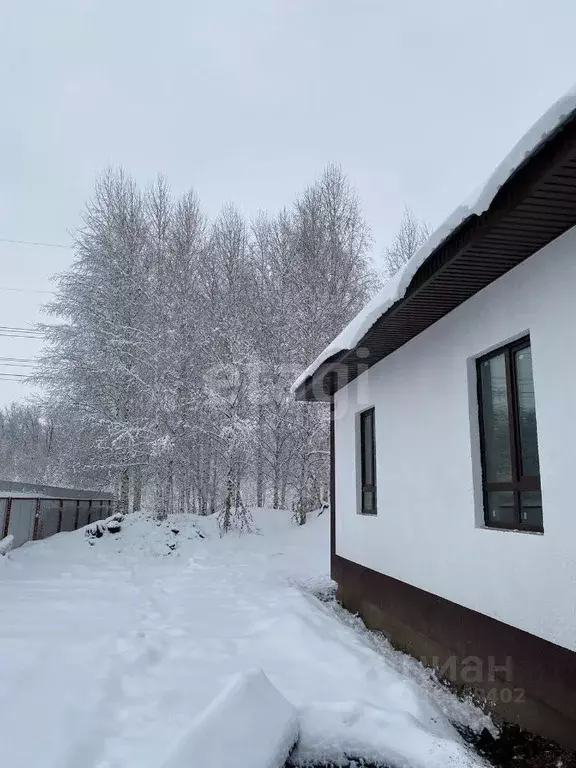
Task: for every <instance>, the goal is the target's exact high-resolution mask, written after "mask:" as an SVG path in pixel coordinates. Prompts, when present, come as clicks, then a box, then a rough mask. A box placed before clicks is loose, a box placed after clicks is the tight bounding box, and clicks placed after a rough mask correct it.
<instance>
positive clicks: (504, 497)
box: [487, 491, 516, 525]
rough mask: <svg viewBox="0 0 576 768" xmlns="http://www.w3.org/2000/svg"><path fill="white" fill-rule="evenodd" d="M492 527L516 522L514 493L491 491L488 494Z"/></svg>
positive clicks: (489, 518) (489, 521)
mask: <svg viewBox="0 0 576 768" xmlns="http://www.w3.org/2000/svg"><path fill="white" fill-rule="evenodd" d="M487 522H488V523H489V524H490V525H498V524H499V523H505V524H507V525H513V524H514V523H515V522H516V514H515V512H514V493H513V492H512V491H491V492H490V493H489V494H488V521H487Z"/></svg>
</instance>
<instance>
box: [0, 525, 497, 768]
mask: <svg viewBox="0 0 576 768" xmlns="http://www.w3.org/2000/svg"><path fill="white" fill-rule="evenodd" d="M325 517H326V516H323V518H320V519H315V520H313V521H311V523H310V524H309V525H308V526H305V528H303V529H299V528H296V527H294V526H292V525H291V524H290V523H289V521H288V517H287V516H286V515H285V514H283V513H278V512H267V513H260V516H259V518H258V524H259V525H260V527H261V530H262V531H263V535H252V536H244V537H242V538H238V537H236V536H233V535H232V536H229V537H225V538H224V539H222V540H221V539H219V538H218V537H217V535H216V534H215V530H214V523H213V521H212V520H210V519H204V520H202V521H201V522H200V523H199V525H200V526H203V529H204V530H205V532H206V535H207V537H206V538H205V539H200V538H198V537H197V536H196V533H195V525H194V523H193V521H192V520H191V519H190V518H187V519H180V520H179V522H178V528H179V533H178V534H174V533H172V532H171V530H170V526H169V525H168V524H162V525H159V526H158V525H156V524H155V523H153V522H151V521H149V520H146V519H145V518H144V517H143V516H134V517H132V518H129V519H128V520H127V521H126V524H125V526H124V529H123V531H122V532H121V533H120V534H119V535H118V536H112V535H107V536H105V537H103V538H102V539H99V540H97V541H96V542H95V544H94V546H90V545H89V544H88V542H87V541H86V540H85V538H84V537H83V535H82V532H76V533H69V534H61V535H59V536H56V537H53V538H52V539H49V540H46V541H43V542H37V543H34V544H28V545H25V546H24V547H22V548H20V549H18V550H16V551H15V552H13V553H11V554H10V555H9V556H7V557H5V558H0V606H1V608H0V611H1V613H0V712H1V713H2V714H1V717H0V745H2V748H1V752H2V764H3V765H7V766H10V768H31V766H40V765H42V766H43V768H159V767H160V766H161V765H162V763H163V762H164V761H165V760H166V759H167V757H168V756H169V754H170V753H171V752H172V751H173V749H174V746H175V744H176V743H177V742H178V741H179V739H180V738H181V736H182V735H183V734H184V733H185V732H186V729H187V728H188V727H189V725H190V722H191V720H192V718H194V717H196V716H197V715H198V714H199V713H200V712H202V711H203V710H204V709H205V708H206V707H207V706H208V704H209V703H210V702H211V700H212V699H213V698H214V697H215V696H216V695H217V694H218V693H219V692H220V691H221V689H222V688H223V687H224V686H225V685H226V684H227V683H228V682H229V680H230V678H231V677H232V676H233V675H234V674H236V673H238V672H244V671H246V670H248V669H251V668H261V669H263V670H264V672H265V673H266V675H267V676H268V677H269V679H270V681H271V682H272V683H273V684H274V685H275V686H276V687H277V688H278V689H279V690H280V691H281V693H282V694H283V695H284V696H285V697H286V698H287V699H288V700H289V701H290V702H291V703H292V704H294V705H295V706H296V707H297V710H298V712H299V717H300V721H301V733H302V738H301V744H300V746H299V749H298V752H297V757H299V758H300V759H301V760H304V759H305V758H307V757H313V758H315V759H318V758H336V759H337V758H341V757H342V756H343V755H344V754H345V753H348V754H355V755H366V756H367V757H372V758H381V759H382V760H383V761H384V760H385V761H387V762H388V763H389V764H390V765H393V766H402V768H404V766H410V768H433V767H434V766H438V768H440V766H442V768H444V766H450V765H453V766H477V765H481V764H482V763H481V762H480V761H479V760H478V759H476V758H474V757H472V756H470V755H469V753H468V751H467V750H466V748H465V747H464V745H463V744H462V743H461V742H460V739H459V738H458V736H457V734H456V732H455V730H454V729H453V728H452V726H451V725H450V724H449V722H448V720H447V719H446V717H445V712H446V711H447V710H451V711H449V715H450V716H451V717H453V718H455V717H457V718H458V719H460V720H462V721H465V722H466V723H467V724H469V725H476V726H479V725H482V724H483V721H482V718H481V717H480V716H479V715H478V713H476V712H475V711H474V710H473V708H471V707H470V706H468V705H464V704H461V703H460V702H458V701H457V700H456V699H453V700H452V697H449V696H447V694H445V695H444V699H443V700H440V699H439V698H436V700H434V699H433V696H432V695H435V692H434V690H432V688H430V691H431V692H432V695H430V693H429V692H428V691H427V690H425V688H424V687H422V686H421V685H419V684H418V682H416V681H415V680H414V679H410V677H408V676H406V674H402V672H399V671H398V665H397V664H396V665H394V664H391V663H388V662H387V660H386V658H384V657H382V656H381V655H379V654H377V653H376V652H375V651H374V650H373V648H371V647H370V644H369V643H368V642H366V641H365V639H364V638H363V637H362V636H361V635H358V633H356V632H354V631H353V630H352V629H351V628H350V627H348V626H345V625H344V624H343V623H341V622H339V621H338V620H337V618H336V616H335V614H334V612H333V611H332V610H331V609H330V608H329V607H326V606H324V605H323V604H322V603H320V602H319V601H318V600H317V599H316V598H314V597H312V596H311V595H309V594H307V593H306V592H305V591H303V589H302V588H301V584H302V583H303V582H304V581H306V580H308V581H309V580H310V579H320V580H321V578H322V573H323V572H324V571H325V570H326V567H327V559H328V553H327V520H326V519H324V518H325ZM172 524H173V523H172ZM174 543H176V545H177V548H176V549H175V551H173V552H172V551H171V550H170V549H169V548H168V544H170V545H171V546H174ZM391 653H392V652H391ZM397 656H401V655H399V654H397ZM402 658H405V657H402ZM443 710H444V711H443ZM255 737H257V735H256V734H247V739H251V738H255ZM239 768H243V767H242V766H239Z"/></svg>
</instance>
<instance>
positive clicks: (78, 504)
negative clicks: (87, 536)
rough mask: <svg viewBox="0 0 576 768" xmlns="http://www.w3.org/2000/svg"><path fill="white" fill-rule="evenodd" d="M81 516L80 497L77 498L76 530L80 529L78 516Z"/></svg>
mask: <svg viewBox="0 0 576 768" xmlns="http://www.w3.org/2000/svg"><path fill="white" fill-rule="evenodd" d="M79 516H80V499H77V500H76V520H75V521H74V530H75V531H77V530H78V517H79Z"/></svg>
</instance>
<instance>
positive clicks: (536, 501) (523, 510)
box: [520, 491, 544, 530]
mask: <svg viewBox="0 0 576 768" xmlns="http://www.w3.org/2000/svg"><path fill="white" fill-rule="evenodd" d="M520 520H521V521H522V522H523V523H524V524H525V525H531V526H534V528H540V529H541V530H544V526H543V518H542V494H541V493H540V491H522V493H521V494H520Z"/></svg>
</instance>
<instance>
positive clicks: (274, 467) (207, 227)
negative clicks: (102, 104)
mask: <svg viewBox="0 0 576 768" xmlns="http://www.w3.org/2000/svg"><path fill="white" fill-rule="evenodd" d="M425 234H426V230H425V225H423V224H422V222H420V221H419V220H418V219H417V218H416V217H414V216H413V214H411V212H410V211H409V210H407V211H406V213H405V216H404V220H403V222H402V225H401V228H400V230H399V232H398V235H397V236H396V238H395V239H394V241H393V243H392V245H391V246H390V247H389V248H388V249H387V251H386V252H385V254H384V262H385V269H384V275H386V276H389V275H391V274H392V273H393V272H394V271H395V269H397V268H398V266H400V265H401V263H402V262H403V261H405V260H407V258H409V257H410V256H411V255H412V253H413V252H414V250H416V248H417V247H418V245H419V244H420V242H421V241H422V239H423V238H424V237H425ZM370 249H371V238H370V234H369V230H368V226H367V224H366V222H365V221H364V219H363V216H362V213H361V210H360V205H359V202H358V199H357V196H356V194H355V193H354V191H353V189H352V188H351V186H350V184H349V182H348V181H347V179H346V177H345V176H344V175H343V173H342V171H341V170H340V169H339V168H338V167H337V166H329V167H328V168H327V169H326V170H325V171H324V173H323V174H322V176H321V177H320V178H319V179H318V180H317V181H316V182H315V183H314V184H312V185H311V186H310V187H309V188H308V189H306V190H305V191H304V192H303V194H302V195H300V196H299V197H298V198H297V199H296V201H295V202H294V203H293V204H292V205H291V206H290V207H288V208H286V209H284V210H282V211H280V212H278V213H276V214H274V215H271V214H267V213H260V214H259V215H258V216H257V217H256V218H255V219H253V220H251V221H247V220H246V218H245V217H244V216H243V215H242V214H241V213H240V211H239V210H238V209H237V208H236V207H235V206H233V205H227V206H226V207H225V208H224V209H223V210H222V211H221V213H220V214H219V215H218V216H217V217H216V218H215V219H214V220H212V221H210V220H208V218H207V216H206V215H205V213H204V212H203V210H202V206H201V203H200V200H199V198H198V196H197V194H196V193H195V192H194V191H190V192H187V193H186V194H184V195H182V196H180V197H175V196H174V195H173V194H172V192H171V190H170V188H169V186H168V184H167V183H166V181H165V180H164V179H162V178H158V179H157V180H156V181H155V182H154V183H153V184H152V185H151V186H150V187H149V188H146V189H141V188H140V187H139V186H138V185H137V184H136V182H135V181H134V180H133V179H132V178H131V177H130V176H129V175H128V174H126V173H125V172H124V171H123V170H108V171H106V172H105V173H104V174H103V175H102V176H101V177H100V178H99V179H98V180H97V181H96V184H95V188H94V193H93V196H92V199H91V200H90V201H89V202H88V204H87V205H86V208H85V211H84V215H83V224H82V226H81V227H80V229H79V230H78V232H77V233H76V236H75V248H74V253H75V255H74V260H73V263H72V265H71V267H70V269H69V270H67V271H66V272H65V273H63V274H61V275H60V276H59V277H58V278H57V282H56V291H55V297H54V299H53V301H52V302H51V303H50V304H49V305H48V307H47V310H48V312H49V313H50V315H51V316H52V322H50V323H48V324H46V325H45V326H43V330H44V332H45V335H46V343H45V346H44V351H43V353H42V356H41V359H40V364H39V369H38V374H37V381H38V382H39V383H40V384H41V385H42V391H43V392H44V396H43V398H42V401H41V402H39V403H36V404H28V405H14V406H11V407H10V408H8V409H4V412H3V413H2V414H1V417H0V461H1V462H2V464H3V466H4V468H5V471H4V474H6V473H7V474H10V475H11V476H12V477H13V478H14V479H21V480H24V479H27V480H29V481H50V482H52V483H54V482H62V483H71V484H74V485H83V486H92V487H94V488H111V489H113V490H116V491H117V493H118V498H119V504H120V509H121V510H122V511H127V510H129V509H138V508H140V506H141V504H142V501H143V497H146V501H147V502H148V503H149V504H150V505H153V506H154V508H155V509H156V511H157V512H159V513H163V514H169V513H171V512H175V511H180V512H195V513H197V514H212V513H218V514H220V520H221V525H222V528H223V529H224V530H228V529H229V528H231V527H239V528H242V527H249V525H250V517H249V512H248V511H247V510H248V507H249V505H252V504H256V505H257V506H273V507H280V508H285V507H287V506H292V508H293V510H294V515H295V518H296V519H297V521H298V522H300V523H302V522H304V521H305V519H306V515H307V513H308V512H309V511H310V510H311V509H313V508H315V507H317V506H318V505H319V504H321V503H322V502H323V501H326V500H327V494H328V489H327V478H328V440H327V433H328V413H327V409H326V408H325V407H323V406H321V405H314V404H306V403H296V402H294V400H293V398H292V396H291V395H290V392H289V386H290V384H291V382H292V381H293V379H294V378H295V377H296V376H297V375H298V373H299V372H300V371H301V370H302V369H303V368H304V367H306V366H307V365H308V364H309V363H310V361H311V360H313V359H314V357H315V356H316V355H317V354H318V353H319V352H320V351H321V350H322V349H323V348H324V347H325V346H326V345H327V344H328V343H329V342H330V341H331V340H332V338H333V337H334V336H335V335H336V334H337V333H339V332H340V330H341V329H342V328H343V327H344V325H345V324H346V323H347V322H349V320H350V319H352V317H354V315H355V314H356V313H357V312H358V311H359V310H360V309H361V308H362V306H363V305H364V304H365V303H366V302H367V300H368V299H369V298H370V296H371V295H372V294H373V293H374V291H375V290H376V289H377V288H378V286H379V285H380V283H381V280H382V275H381V273H380V272H379V271H378V270H377V269H376V268H375V266H374V264H373V262H372V260H371V258H370Z"/></svg>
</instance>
